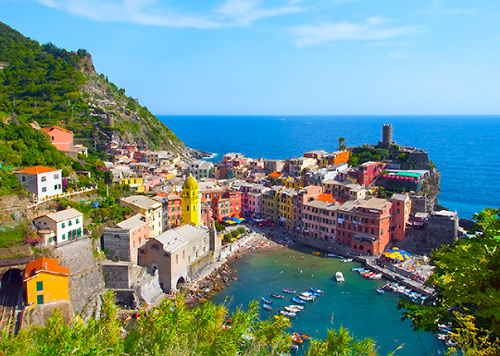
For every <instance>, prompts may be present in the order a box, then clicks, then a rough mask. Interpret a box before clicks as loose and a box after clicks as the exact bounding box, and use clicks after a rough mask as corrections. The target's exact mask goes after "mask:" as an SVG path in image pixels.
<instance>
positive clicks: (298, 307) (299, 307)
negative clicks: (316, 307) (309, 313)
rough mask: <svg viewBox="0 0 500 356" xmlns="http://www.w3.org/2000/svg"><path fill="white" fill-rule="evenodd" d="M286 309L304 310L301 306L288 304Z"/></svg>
mask: <svg viewBox="0 0 500 356" xmlns="http://www.w3.org/2000/svg"><path fill="white" fill-rule="evenodd" d="M288 307H290V308H293V309H298V310H302V309H304V306H303V305H295V304H290V305H288Z"/></svg>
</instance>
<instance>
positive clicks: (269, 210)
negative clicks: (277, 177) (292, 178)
mask: <svg viewBox="0 0 500 356" xmlns="http://www.w3.org/2000/svg"><path fill="white" fill-rule="evenodd" d="M281 189H283V187H280V186H273V187H271V189H268V190H266V191H265V192H263V194H262V214H263V216H264V217H265V218H266V219H271V220H272V221H278V218H279V212H280V209H279V204H280V202H279V199H280V191H281Z"/></svg>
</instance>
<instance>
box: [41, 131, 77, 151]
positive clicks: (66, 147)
mask: <svg viewBox="0 0 500 356" xmlns="http://www.w3.org/2000/svg"><path fill="white" fill-rule="evenodd" d="M42 131H43V132H45V133H46V134H47V135H49V136H50V139H51V141H52V144H53V145H54V146H55V147H56V148H57V149H58V150H59V151H63V152H71V151H73V132H71V131H69V130H66V129H63V128H61V127H58V126H52V127H49V128H47V129H42Z"/></svg>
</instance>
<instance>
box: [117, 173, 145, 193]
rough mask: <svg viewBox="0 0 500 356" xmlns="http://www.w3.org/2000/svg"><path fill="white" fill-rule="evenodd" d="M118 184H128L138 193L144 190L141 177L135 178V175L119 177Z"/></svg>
mask: <svg viewBox="0 0 500 356" xmlns="http://www.w3.org/2000/svg"><path fill="white" fill-rule="evenodd" d="M120 184H121V185H128V186H130V188H132V189H133V190H135V191H137V192H138V193H143V192H144V191H146V187H145V186H144V179H143V178H137V177H129V178H121V179H120Z"/></svg>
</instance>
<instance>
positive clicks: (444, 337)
mask: <svg viewBox="0 0 500 356" xmlns="http://www.w3.org/2000/svg"><path fill="white" fill-rule="evenodd" d="M437 338H438V340H446V339H448V335H446V334H438V335H437Z"/></svg>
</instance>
